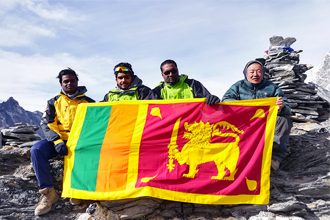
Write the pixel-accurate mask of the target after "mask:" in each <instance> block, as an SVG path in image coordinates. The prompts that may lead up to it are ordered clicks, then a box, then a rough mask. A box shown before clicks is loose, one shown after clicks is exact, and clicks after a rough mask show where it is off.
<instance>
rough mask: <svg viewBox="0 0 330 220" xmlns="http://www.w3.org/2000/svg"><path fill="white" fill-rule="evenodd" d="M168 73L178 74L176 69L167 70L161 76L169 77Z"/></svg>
mask: <svg viewBox="0 0 330 220" xmlns="http://www.w3.org/2000/svg"><path fill="white" fill-rule="evenodd" d="M170 73H172V74H177V73H178V69H172V70H167V71H165V72H164V73H163V74H164V75H166V76H167V75H170Z"/></svg>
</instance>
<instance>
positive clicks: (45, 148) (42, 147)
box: [31, 139, 55, 160]
mask: <svg viewBox="0 0 330 220" xmlns="http://www.w3.org/2000/svg"><path fill="white" fill-rule="evenodd" d="M53 148H54V147H53V144H52V143H50V142H48V141H47V140H46V139H44V140H41V141H38V142H37V143H35V144H34V145H33V146H32V148H31V159H32V160H33V158H34V157H36V156H40V155H44V156H46V157H51V156H54V155H53V154H54V152H55V150H54V149H53Z"/></svg>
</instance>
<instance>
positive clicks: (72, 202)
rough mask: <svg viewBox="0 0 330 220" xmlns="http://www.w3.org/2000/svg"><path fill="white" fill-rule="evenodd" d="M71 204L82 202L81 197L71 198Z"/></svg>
mask: <svg viewBox="0 0 330 220" xmlns="http://www.w3.org/2000/svg"><path fill="white" fill-rule="evenodd" d="M70 203H71V205H79V204H80V203H81V199H75V198H70Z"/></svg>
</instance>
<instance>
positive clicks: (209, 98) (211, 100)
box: [206, 95, 220, 105]
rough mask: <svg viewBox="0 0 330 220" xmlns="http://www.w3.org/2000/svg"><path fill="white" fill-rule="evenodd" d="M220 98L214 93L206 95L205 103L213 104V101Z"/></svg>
mask: <svg viewBox="0 0 330 220" xmlns="http://www.w3.org/2000/svg"><path fill="white" fill-rule="evenodd" d="M219 102H220V99H219V97H218V96H215V95H208V96H206V104H208V105H213V104H214V103H219Z"/></svg>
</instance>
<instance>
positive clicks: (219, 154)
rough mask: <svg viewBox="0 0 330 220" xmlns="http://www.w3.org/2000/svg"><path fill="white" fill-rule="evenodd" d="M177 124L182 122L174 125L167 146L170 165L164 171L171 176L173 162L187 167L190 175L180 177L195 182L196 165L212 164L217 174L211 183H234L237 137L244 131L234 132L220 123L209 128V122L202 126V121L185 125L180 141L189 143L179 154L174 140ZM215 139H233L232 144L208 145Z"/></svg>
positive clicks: (238, 139) (233, 129) (223, 122)
mask: <svg viewBox="0 0 330 220" xmlns="http://www.w3.org/2000/svg"><path fill="white" fill-rule="evenodd" d="M180 120H181V118H179V119H178V120H177V121H176V123H175V125H174V128H173V132H172V137H171V143H170V144H169V145H168V148H169V156H168V157H169V163H168V164H167V168H168V169H169V171H170V172H171V171H172V170H173V169H174V167H175V164H173V160H174V159H175V160H177V161H178V163H179V164H180V165H183V164H187V165H189V172H188V173H185V174H183V177H186V178H195V175H196V174H197V173H198V171H199V170H198V169H197V166H198V165H200V164H203V163H206V162H210V161H214V163H215V165H216V167H217V170H218V174H217V175H215V176H212V178H211V179H217V180H230V181H234V180H235V177H234V176H235V173H236V172H237V168H236V165H237V161H238V158H239V154H240V149H239V147H238V143H239V141H240V137H239V135H238V134H243V133H244V131H243V130H239V129H237V128H236V127H235V126H234V125H232V124H230V123H228V122H226V121H220V122H218V123H215V124H210V123H209V122H207V123H204V122H202V121H200V122H199V123H197V122H194V123H192V124H188V123H187V122H185V123H184V128H185V130H186V132H185V133H184V135H183V138H184V139H189V140H190V141H189V142H188V143H186V144H185V145H184V146H183V148H182V150H181V151H179V150H178V145H177V144H176V140H177V135H178V129H179V124H180ZM221 129H222V131H221ZM230 130H231V132H230ZM224 131H227V132H224ZM214 136H221V137H232V139H233V142H229V143H210V141H211V139H212V137H214ZM226 169H228V170H229V172H230V175H229V176H226V173H227V171H226Z"/></svg>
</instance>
